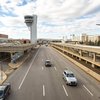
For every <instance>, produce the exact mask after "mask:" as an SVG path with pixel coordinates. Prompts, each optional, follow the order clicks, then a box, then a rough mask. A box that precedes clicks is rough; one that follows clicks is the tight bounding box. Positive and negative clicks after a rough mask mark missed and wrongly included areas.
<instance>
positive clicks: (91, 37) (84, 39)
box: [81, 34, 100, 43]
mask: <svg viewBox="0 0 100 100" xmlns="http://www.w3.org/2000/svg"><path fill="white" fill-rule="evenodd" d="M81 38H82V42H85V43H87V42H89V41H91V42H95V41H97V42H98V41H100V35H87V34H82V37H81Z"/></svg>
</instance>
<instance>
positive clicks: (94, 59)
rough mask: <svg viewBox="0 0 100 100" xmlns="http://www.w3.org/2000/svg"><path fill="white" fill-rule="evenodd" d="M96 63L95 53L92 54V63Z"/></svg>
mask: <svg viewBox="0 0 100 100" xmlns="http://www.w3.org/2000/svg"><path fill="white" fill-rule="evenodd" d="M95 61H96V53H93V62H95Z"/></svg>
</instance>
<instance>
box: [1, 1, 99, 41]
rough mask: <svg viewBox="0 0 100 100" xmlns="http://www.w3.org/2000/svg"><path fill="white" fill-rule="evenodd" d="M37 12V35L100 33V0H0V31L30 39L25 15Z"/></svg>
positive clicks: (61, 36) (41, 36)
mask: <svg viewBox="0 0 100 100" xmlns="http://www.w3.org/2000/svg"><path fill="white" fill-rule="evenodd" d="M34 14H35V15H37V16H38V19H37V38H46V39H61V38H63V37H66V38H71V36H72V35H73V34H74V35H75V36H81V35H82V34H83V33H86V34H88V35H100V26H98V25H96V24H100V0H0V34H7V35H8V36H9V38H14V39H29V38H30V31H29V30H28V27H27V26H26V24H25V23H24V16H25V15H34Z"/></svg>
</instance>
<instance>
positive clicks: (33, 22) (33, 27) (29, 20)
mask: <svg viewBox="0 0 100 100" xmlns="http://www.w3.org/2000/svg"><path fill="white" fill-rule="evenodd" d="M24 19H25V23H26V25H27V26H28V29H29V31H30V40H31V43H32V44H35V43H36V41H37V15H26V16H24Z"/></svg>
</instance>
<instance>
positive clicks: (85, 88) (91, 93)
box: [83, 85, 93, 96]
mask: <svg viewBox="0 0 100 100" xmlns="http://www.w3.org/2000/svg"><path fill="white" fill-rule="evenodd" d="M83 87H84V88H85V89H86V90H87V91H88V92H89V94H90V95H91V96H93V94H92V93H91V92H90V90H89V89H88V88H87V87H86V86H85V85H83Z"/></svg>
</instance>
